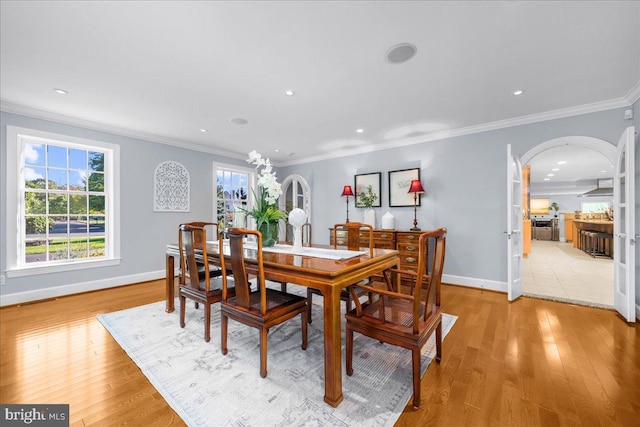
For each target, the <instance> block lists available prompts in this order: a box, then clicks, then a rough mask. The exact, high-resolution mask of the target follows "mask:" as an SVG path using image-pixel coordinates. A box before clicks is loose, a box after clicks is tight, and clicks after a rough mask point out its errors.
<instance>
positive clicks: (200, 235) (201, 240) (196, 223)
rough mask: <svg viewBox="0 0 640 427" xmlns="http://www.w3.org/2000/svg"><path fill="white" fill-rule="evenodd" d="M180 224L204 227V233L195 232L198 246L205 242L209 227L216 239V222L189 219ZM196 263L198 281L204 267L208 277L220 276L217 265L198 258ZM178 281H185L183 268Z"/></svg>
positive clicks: (203, 274)
mask: <svg viewBox="0 0 640 427" xmlns="http://www.w3.org/2000/svg"><path fill="white" fill-rule="evenodd" d="M182 225H190V226H192V227H199V228H204V233H197V234H196V238H197V239H198V241H196V242H194V244H195V245H196V247H198V248H199V247H200V246H201V245H203V244H206V242H207V229H211V231H212V233H210V235H211V236H213V238H214V239H215V240H216V241H217V240H218V233H219V230H218V224H217V223H215V222H205V221H191V222H186V223H183V224H180V226H182ZM180 226H179V227H180ZM179 227H178V228H179ZM196 264H197V266H198V277H200V281H203V280H204V277H205V269H208V270H209V276H210V277H220V276H222V270H221V269H220V267H218V266H215V265H213V264H207V263H203V262H201V261H199V260H196ZM180 283H185V273H184V269H181V271H180ZM196 308H198V303H197V302H196Z"/></svg>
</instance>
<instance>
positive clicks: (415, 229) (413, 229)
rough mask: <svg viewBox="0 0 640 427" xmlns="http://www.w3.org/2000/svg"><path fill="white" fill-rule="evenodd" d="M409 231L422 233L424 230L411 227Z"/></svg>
mask: <svg viewBox="0 0 640 427" xmlns="http://www.w3.org/2000/svg"><path fill="white" fill-rule="evenodd" d="M409 230H411V231H422V229H421V228H418V227H411V228H410V229H409Z"/></svg>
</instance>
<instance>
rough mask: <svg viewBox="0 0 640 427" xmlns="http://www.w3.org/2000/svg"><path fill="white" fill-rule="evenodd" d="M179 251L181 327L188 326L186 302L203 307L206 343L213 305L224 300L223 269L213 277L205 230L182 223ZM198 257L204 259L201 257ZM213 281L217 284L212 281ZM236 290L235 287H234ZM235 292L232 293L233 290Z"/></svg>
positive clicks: (209, 334)
mask: <svg viewBox="0 0 640 427" xmlns="http://www.w3.org/2000/svg"><path fill="white" fill-rule="evenodd" d="M178 247H179V250H180V270H181V273H180V274H181V280H180V285H179V293H178V296H179V298H180V326H181V327H182V328H184V326H185V310H186V299H187V298H189V299H191V300H193V301H195V302H196V308H198V306H197V304H198V303H202V304H203V305H204V340H205V341H207V342H209V340H210V338H211V305H212V304H214V303H216V302H219V301H220V300H221V299H222V279H221V278H220V276H221V275H222V270H219V271H220V274H219V275H218V274H216V275H215V276H213V275H212V274H211V272H210V271H209V269H208V268H207V267H208V266H207V264H206V263H203V262H202V261H201V260H206V259H207V239H206V230H205V228H204V227H198V226H195V225H190V224H181V225H180V233H179V235H178ZM199 256H200V257H201V258H199ZM212 278H213V279H215V281H212ZM231 289H233V288H231ZM231 293H233V290H231Z"/></svg>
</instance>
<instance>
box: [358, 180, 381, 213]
mask: <svg viewBox="0 0 640 427" xmlns="http://www.w3.org/2000/svg"><path fill="white" fill-rule="evenodd" d="M358 197H359V198H360V200H358V202H359V204H362V205H364V206H365V207H367V208H371V207H372V206H373V204H374V203H375V202H376V200H378V195H377V194H375V193H374V192H373V186H371V185H369V186H368V187H367V192H366V193H365V192H364V191H361V192H359V193H358Z"/></svg>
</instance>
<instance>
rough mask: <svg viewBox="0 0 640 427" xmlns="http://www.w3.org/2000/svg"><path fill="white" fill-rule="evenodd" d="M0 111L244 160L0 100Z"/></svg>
mask: <svg viewBox="0 0 640 427" xmlns="http://www.w3.org/2000/svg"><path fill="white" fill-rule="evenodd" d="M0 111H3V112H5V113H11V114H19V115H21V116H27V117H31V118H34V119H40V120H47V121H52V122H56V123H62V124H65V125H71V126H78V127H82V128H84V129H90V130H95V131H99V132H107V133H111V134H114V135H120V136H126V137H130V138H136V139H141V140H143V141H148V142H155V143H159V144H165V145H171V146H174V147H178V148H184V149H187V150H193V151H199V152H203V153H209V154H215V155H218V156H225V157H229V158H232V159H240V160H245V159H246V156H245V155H240V154H238V153H234V152H231V151H226V150H220V149H217V148H213V147H208V146H205V145H200V144H195V143H192V142H187V141H182V140H179V139H173V138H166V137H163V136H159V135H154V134H151V133H146V132H137V131H134V130H130V129H124V128H120V127H117V126H112V125H108V124H105V123H98V122H93V121H90V120H85V119H80V118H77V117H71V116H66V115H63V114H58V113H54V112H52V111H45V110H38V109H35V108H31V107H26V106H24V105H18V104H12V103H9V102H5V101H2V100H0Z"/></svg>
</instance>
